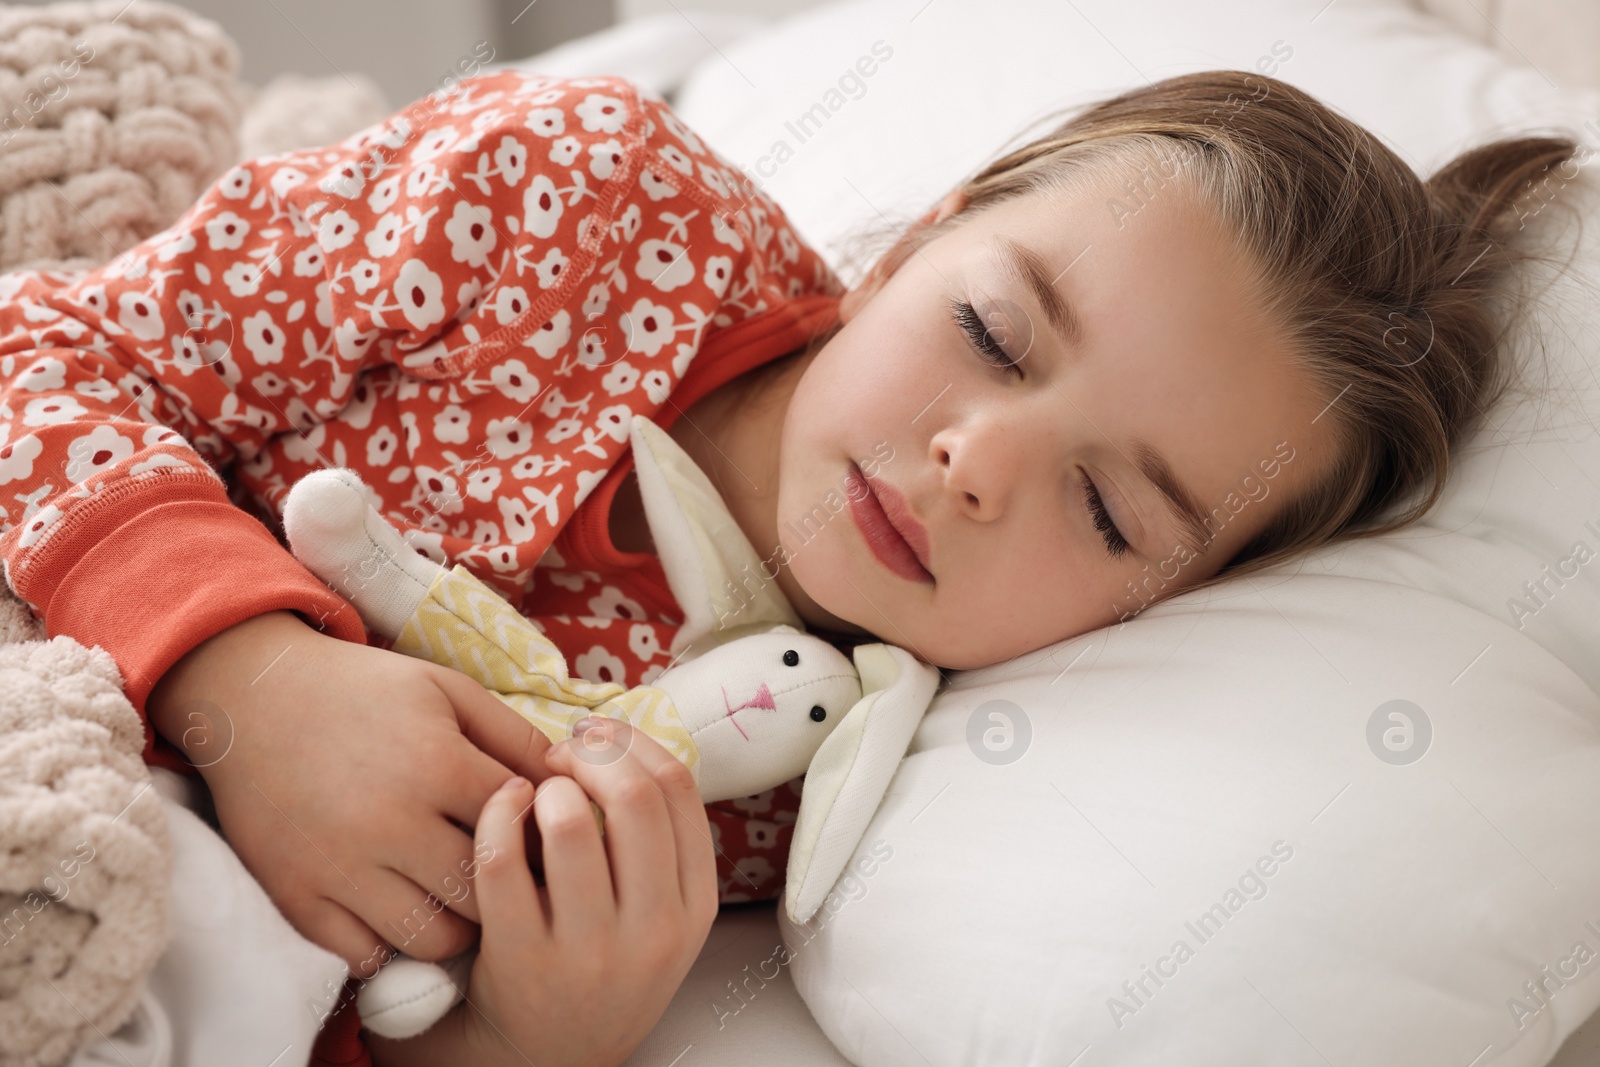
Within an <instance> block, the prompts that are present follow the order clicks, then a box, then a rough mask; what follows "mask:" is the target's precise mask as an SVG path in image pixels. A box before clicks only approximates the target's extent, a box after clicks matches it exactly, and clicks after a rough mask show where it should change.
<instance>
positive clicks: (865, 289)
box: [839, 189, 967, 322]
mask: <svg viewBox="0 0 1600 1067" xmlns="http://www.w3.org/2000/svg"><path fill="white" fill-rule="evenodd" d="M966 206H967V197H966V194H965V193H963V192H962V191H961V190H960V189H952V190H950V192H948V193H946V194H945V196H944V199H942V200H940V201H939V203H938V204H937V205H936V206H935V207H933V208H931V209H929V211H928V213H927V214H925V215H923V216H922V217H921V218H920V219H918V220H917V221H916V222H914V223H912V224H911V226H910V228H909V229H907V230H906V232H905V233H903V234H901V235H900V239H899V240H897V241H896V242H895V243H894V246H893V247H892V248H890V249H889V251H887V252H885V253H884V255H883V258H882V259H880V260H879V261H878V262H877V263H876V264H874V265H873V268H872V270H871V271H870V272H869V273H868V274H867V277H866V278H865V279H864V280H863V281H862V282H861V284H860V285H858V286H856V287H855V288H854V289H851V290H849V291H848V292H846V293H845V294H844V296H842V297H840V298H839V321H840V322H849V321H850V320H851V319H853V318H855V317H856V313H857V312H859V311H860V310H861V308H862V307H863V306H864V305H865V304H866V302H867V301H868V300H870V299H872V296H873V294H874V293H876V292H877V291H878V290H879V289H881V288H883V285H884V283H885V282H887V281H888V280H889V278H890V277H891V276H892V275H893V274H894V272H895V271H897V270H899V269H900V265H901V264H902V263H904V262H905V260H906V257H907V256H909V255H910V254H911V251H910V250H911V241H910V238H911V236H912V235H913V234H915V233H916V232H917V231H918V230H921V229H923V228H924V227H927V226H931V225H933V224H934V223H937V222H943V221H944V220H945V219H946V218H948V217H950V216H951V215H953V214H955V213H956V212H957V211H960V210H961V209H962V208H964V207H966Z"/></svg>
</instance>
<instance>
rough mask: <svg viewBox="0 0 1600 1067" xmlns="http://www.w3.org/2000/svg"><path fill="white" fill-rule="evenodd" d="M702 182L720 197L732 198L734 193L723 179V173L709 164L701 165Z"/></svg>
mask: <svg viewBox="0 0 1600 1067" xmlns="http://www.w3.org/2000/svg"><path fill="white" fill-rule="evenodd" d="M700 181H701V182H702V183H704V184H705V187H706V188H707V189H710V190H711V191H712V192H713V193H715V194H716V195H717V196H719V197H725V196H731V195H733V191H732V190H731V189H729V188H728V183H727V181H726V180H724V179H723V177H722V171H721V170H720V169H718V168H716V167H713V166H711V165H709V164H706V163H702V164H700Z"/></svg>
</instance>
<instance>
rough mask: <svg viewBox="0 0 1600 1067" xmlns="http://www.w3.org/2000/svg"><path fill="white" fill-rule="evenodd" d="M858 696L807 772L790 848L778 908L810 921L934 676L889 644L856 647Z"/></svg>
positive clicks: (856, 838) (867, 816)
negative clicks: (858, 681) (784, 881)
mask: <svg viewBox="0 0 1600 1067" xmlns="http://www.w3.org/2000/svg"><path fill="white" fill-rule="evenodd" d="M854 658H855V664H856V673H858V674H860V675H861V692H862V697H861V699H860V700H859V701H857V702H856V705H855V706H854V707H852V708H851V709H850V710H849V711H848V712H847V713H845V717H844V721H842V722H840V723H839V725H838V726H836V727H834V730H833V732H832V733H831V734H829V735H828V738H827V740H826V741H824V742H822V747H821V748H819V749H817V754H816V755H815V756H813V757H812V759H811V766H810V768H809V769H807V771H806V781H805V788H803V789H802V790H801V791H800V814H799V815H798V817H797V818H796V819H795V826H794V836H793V838H792V839H791V842H790V845H789V870H788V875H787V881H786V883H785V886H784V894H783V899H784V909H785V911H786V913H787V914H788V916H789V921H790V922H793V923H795V924H797V925H798V924H800V923H804V922H807V921H809V920H810V918H811V916H812V915H813V914H815V913H816V910H817V908H819V907H820V906H821V905H822V902H823V900H824V899H825V898H826V897H827V895H828V893H829V892H830V891H831V890H832V889H833V884H834V883H835V882H836V881H838V880H839V875H840V874H841V873H843V871H844V867H845V864H847V863H849V862H850V857H851V856H852V855H854V854H855V850H856V845H857V844H858V843H860V841H861V835H862V833H864V832H865V831H866V828H867V823H868V822H870V821H871V819H872V816H873V814H874V813H875V812H876V811H877V810H878V805H879V804H880V803H881V802H882V801H883V794H884V793H885V792H887V791H888V788H889V782H890V780H891V779H892V778H894V772H895V771H896V770H897V769H899V767H900V760H901V759H902V758H903V757H904V756H905V753H906V747H907V746H908V745H910V744H911V736H912V734H914V733H916V729H917V724H918V723H919V722H921V721H922V716H923V713H924V712H926V711H927V710H928V703H929V702H930V701H931V700H932V699H933V694H934V691H935V690H936V689H937V688H938V687H939V672H938V670H937V669H935V668H933V667H930V666H929V665H928V664H926V663H923V662H922V661H921V660H919V659H917V658H916V657H915V656H913V655H912V654H911V653H909V652H907V651H906V650H905V649H903V648H897V647H895V646H894V645H883V644H868V645H857V646H856V649H855V652H854Z"/></svg>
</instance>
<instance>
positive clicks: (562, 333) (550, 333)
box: [523, 308, 572, 359]
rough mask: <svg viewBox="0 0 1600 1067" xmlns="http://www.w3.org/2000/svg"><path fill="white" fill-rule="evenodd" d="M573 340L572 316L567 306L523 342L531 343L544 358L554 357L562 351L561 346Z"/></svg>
mask: <svg viewBox="0 0 1600 1067" xmlns="http://www.w3.org/2000/svg"><path fill="white" fill-rule="evenodd" d="M570 340H572V316H571V315H569V314H568V313H567V311H566V309H565V308H563V309H562V310H560V311H558V312H556V313H555V317H554V318H552V319H551V320H550V321H549V322H547V323H545V324H544V325H543V326H541V327H539V328H538V329H537V330H535V331H533V333H532V335H531V336H529V337H528V338H527V340H525V341H524V342H523V343H524V344H526V345H529V346H531V347H532V348H533V350H534V351H535V352H537V353H539V356H540V357H541V358H543V359H554V358H555V357H556V353H557V352H559V351H561V346H562V345H564V344H566V343H567V342H568V341H570Z"/></svg>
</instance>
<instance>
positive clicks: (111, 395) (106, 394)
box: [0, 378, 122, 441]
mask: <svg viewBox="0 0 1600 1067" xmlns="http://www.w3.org/2000/svg"><path fill="white" fill-rule="evenodd" d="M72 391H73V392H75V393H77V394H78V395H79V396H84V397H88V398H89V399H90V400H93V401H95V402H96V403H100V404H109V403H111V402H112V401H113V400H115V399H117V397H119V396H121V395H122V394H121V393H119V392H117V387H116V386H114V385H112V384H111V383H110V382H108V381H106V380H105V379H104V378H94V379H91V380H90V381H87V382H79V383H78V384H77V385H74V386H73V387H72ZM4 431H5V424H4V423H0V441H4V440H5V432H4Z"/></svg>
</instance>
